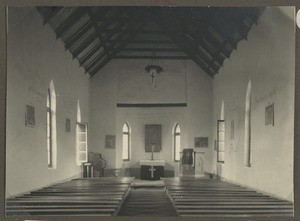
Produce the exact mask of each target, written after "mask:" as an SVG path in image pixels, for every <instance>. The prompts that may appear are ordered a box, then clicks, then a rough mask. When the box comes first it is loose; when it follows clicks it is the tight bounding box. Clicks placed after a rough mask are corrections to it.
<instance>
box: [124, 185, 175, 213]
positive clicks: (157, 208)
mask: <svg viewBox="0 0 300 221" xmlns="http://www.w3.org/2000/svg"><path fill="white" fill-rule="evenodd" d="M118 215H119V216H151V217H152V216H177V213H176V210H175V208H174V206H173V204H172V202H171V201H170V199H169V198H168V196H167V195H166V193H165V190H164V187H153V186H146V187H138V188H134V189H131V191H130V193H129V195H128V197H127V198H126V201H125V202H124V203H123V206H122V208H121V210H120V212H119V214H118Z"/></svg>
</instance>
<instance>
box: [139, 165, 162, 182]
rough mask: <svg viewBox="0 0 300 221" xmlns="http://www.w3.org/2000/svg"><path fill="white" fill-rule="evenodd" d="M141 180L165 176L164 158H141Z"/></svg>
mask: <svg viewBox="0 0 300 221" xmlns="http://www.w3.org/2000/svg"><path fill="white" fill-rule="evenodd" d="M140 166H141V180H160V178H161V177H163V176H164V167H165V161H164V160H141V161H140Z"/></svg>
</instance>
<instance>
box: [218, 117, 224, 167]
mask: <svg viewBox="0 0 300 221" xmlns="http://www.w3.org/2000/svg"><path fill="white" fill-rule="evenodd" d="M217 139H218V152H217V153H218V155H217V161H218V163H225V121H224V120H218V137H217Z"/></svg>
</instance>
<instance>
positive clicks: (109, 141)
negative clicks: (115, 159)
mask: <svg viewBox="0 0 300 221" xmlns="http://www.w3.org/2000/svg"><path fill="white" fill-rule="evenodd" d="M105 148H106V149H115V148H116V136H115V135H106V136H105Z"/></svg>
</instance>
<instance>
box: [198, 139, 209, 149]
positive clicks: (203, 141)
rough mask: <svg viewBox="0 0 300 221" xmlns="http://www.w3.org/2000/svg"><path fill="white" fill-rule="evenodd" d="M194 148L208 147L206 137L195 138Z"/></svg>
mask: <svg viewBox="0 0 300 221" xmlns="http://www.w3.org/2000/svg"><path fill="white" fill-rule="evenodd" d="M195 147H208V137H195Z"/></svg>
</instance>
